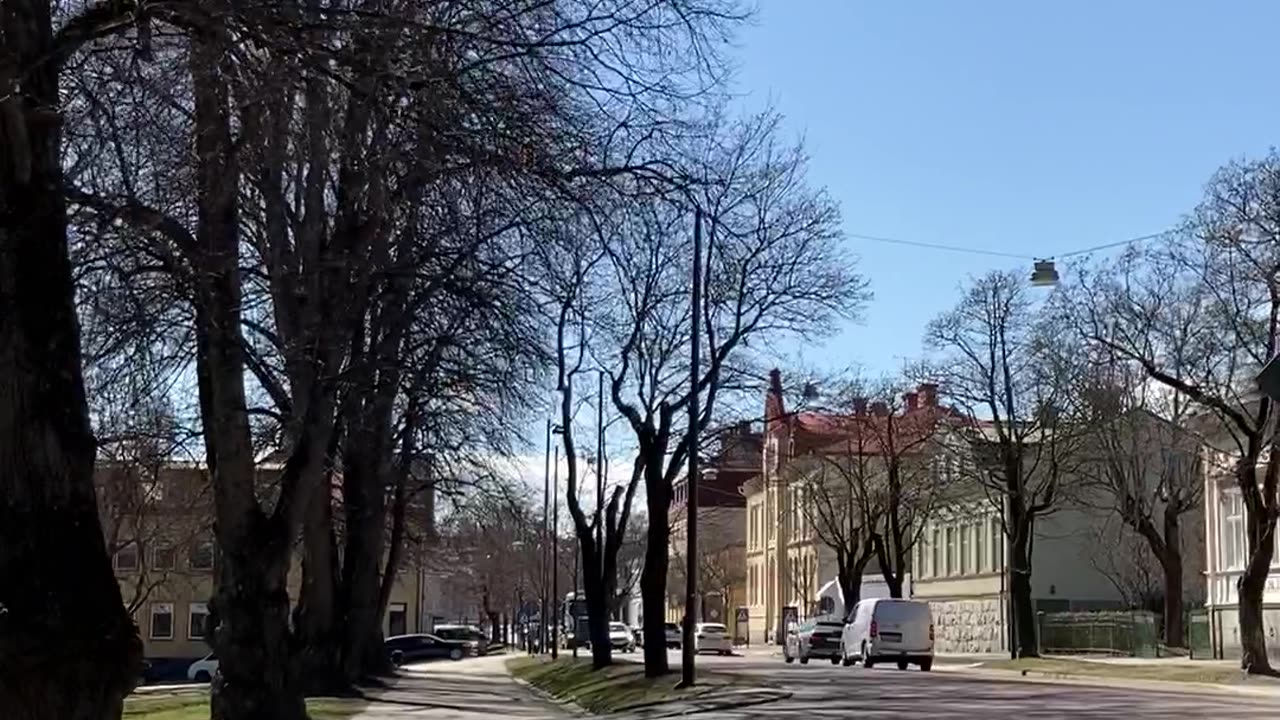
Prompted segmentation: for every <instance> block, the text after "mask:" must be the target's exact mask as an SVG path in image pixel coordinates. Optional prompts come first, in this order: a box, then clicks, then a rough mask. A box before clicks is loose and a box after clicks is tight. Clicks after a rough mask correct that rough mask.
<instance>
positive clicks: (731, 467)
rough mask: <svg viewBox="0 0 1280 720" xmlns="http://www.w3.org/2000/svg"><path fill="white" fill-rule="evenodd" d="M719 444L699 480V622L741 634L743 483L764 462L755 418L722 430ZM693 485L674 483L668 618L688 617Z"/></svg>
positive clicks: (745, 540) (743, 576)
mask: <svg viewBox="0 0 1280 720" xmlns="http://www.w3.org/2000/svg"><path fill="white" fill-rule="evenodd" d="M717 439H718V449H717V451H716V453H715V455H713V456H712V457H711V458H709V459H708V461H707V463H706V465H705V468H706V470H705V472H704V473H703V474H702V476H701V478H700V480H699V482H698V555H699V556H698V588H699V590H700V592H701V594H702V598H703V602H702V605H701V608H700V615H699V617H698V618H697V619H696V621H697V622H720V623H724V624H725V625H726V626H727V627H728V628H729V632H730V635H731V636H734V637H736V635H735V633H736V632H737V615H736V613H735V612H734V609H735V608H737V607H738V606H739V605H742V604H743V603H744V602H745V599H746V596H747V587H746V573H745V568H746V556H745V553H746V544H747V534H746V533H747V530H746V497H745V496H744V495H743V486H744V485H745V483H746V482H747V481H748V480H750V479H751V478H752V477H753V476H755V474H756V473H757V472H759V463H760V434H759V433H757V432H754V431H753V430H752V428H751V423H750V422H742V423H739V424H737V425H734V426H732V427H728V428H724V429H722V430H720V431H719V432H718V433H717ZM688 503H689V486H688V483H687V482H686V480H685V479H684V478H682V479H681V480H679V481H677V482H676V484H675V487H674V488H673V497H672V502H671V509H670V510H669V514H668V518H669V520H670V523H671V543H670V546H669V550H668V552H669V555H668V562H669V565H668V573H667V619H668V621H670V622H680V620H681V618H683V617H684V610H685V607H684V605H685V602H684V588H685V573H686V572H687V562H686V560H685V557H686V553H685V549H686V544H687V536H686V533H685V530H686V527H687V524H688Z"/></svg>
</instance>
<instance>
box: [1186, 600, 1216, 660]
mask: <svg viewBox="0 0 1280 720" xmlns="http://www.w3.org/2000/svg"><path fill="white" fill-rule="evenodd" d="M1187 647H1188V648H1189V649H1190V650H1191V657H1193V658H1212V657H1213V634H1212V629H1211V626H1210V624H1209V611H1208V610H1193V611H1192V612H1191V613H1190V615H1188V617H1187Z"/></svg>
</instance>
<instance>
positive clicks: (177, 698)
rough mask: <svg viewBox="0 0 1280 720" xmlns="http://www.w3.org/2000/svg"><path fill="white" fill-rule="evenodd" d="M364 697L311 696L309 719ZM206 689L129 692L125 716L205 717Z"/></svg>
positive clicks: (349, 707)
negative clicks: (131, 693)
mask: <svg viewBox="0 0 1280 720" xmlns="http://www.w3.org/2000/svg"><path fill="white" fill-rule="evenodd" d="M367 705H368V702H367V701H365V700H352V699H346V698H311V699H309V700H307V711H308V712H309V713H310V715H311V720H343V718H349V717H351V716H353V715H355V714H356V713H358V712H360V711H361V710H363V709H364V708H365V707H366V706H367ZM208 718H209V693H208V692H207V691H194V692H193V691H177V692H174V693H164V694H159V693H157V694H154V695H132V696H130V697H129V698H127V699H126V700H125V701H124V719H125V720H208Z"/></svg>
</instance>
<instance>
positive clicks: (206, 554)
mask: <svg viewBox="0 0 1280 720" xmlns="http://www.w3.org/2000/svg"><path fill="white" fill-rule="evenodd" d="M191 569H192V570H212V569H213V543H212V542H210V541H208V540H197V541H196V542H195V544H193V545H192V546H191Z"/></svg>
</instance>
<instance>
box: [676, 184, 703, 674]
mask: <svg viewBox="0 0 1280 720" xmlns="http://www.w3.org/2000/svg"><path fill="white" fill-rule="evenodd" d="M690 294H691V296H692V297H691V300H690V304H691V306H692V307H691V311H690V313H689V328H690V331H691V332H690V336H689V429H688V438H687V444H688V446H689V477H688V479H687V480H686V481H685V482H686V483H687V485H686V488H687V490H688V492H687V493H686V495H687V497H688V499H687V500H686V510H687V511H688V518H687V519H686V520H685V543H686V544H685V552H684V561H685V571H684V638H683V640H682V642H681V643H680V659H681V663H680V685H681V686H683V687H693V685H694V666H693V663H694V658H695V657H697V655H698V652H697V647H696V645H695V643H696V642H697V638H696V637H694V621H695V620H696V618H697V611H698V368H699V366H700V359H699V357H698V341H699V338H700V337H701V335H702V333H701V330H700V326H699V322H698V320H699V319H700V318H701V315H702V208H694V211H693V286H692V292H691V293H690Z"/></svg>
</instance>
